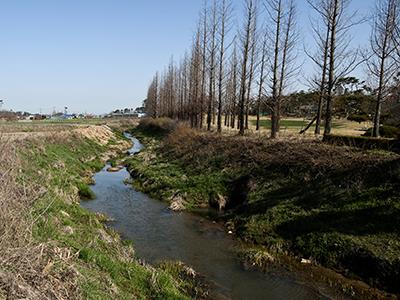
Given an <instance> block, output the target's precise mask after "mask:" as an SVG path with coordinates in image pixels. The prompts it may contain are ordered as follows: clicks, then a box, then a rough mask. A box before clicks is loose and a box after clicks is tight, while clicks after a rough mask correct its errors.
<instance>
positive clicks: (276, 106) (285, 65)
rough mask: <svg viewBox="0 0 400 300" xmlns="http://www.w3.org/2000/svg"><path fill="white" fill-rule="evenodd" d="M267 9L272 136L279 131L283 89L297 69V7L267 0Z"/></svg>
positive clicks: (284, 0) (285, 0) (290, 1)
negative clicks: (271, 60) (269, 31)
mask: <svg viewBox="0 0 400 300" xmlns="http://www.w3.org/2000/svg"><path fill="white" fill-rule="evenodd" d="M266 3H267V4H266V5H267V10H268V13H269V16H270V18H271V20H272V22H273V25H274V26H273V27H274V30H273V33H272V34H271V37H273V45H274V48H273V62H272V65H271V71H272V72H271V73H272V78H271V84H270V87H271V102H272V103H271V110H272V114H271V138H276V137H277V135H278V133H279V130H280V118H281V107H282V101H283V97H282V96H283V92H284V89H285V88H286V87H287V85H288V83H289V80H290V78H291V77H292V76H293V75H294V74H295V73H296V70H297V69H298V68H297V67H296V66H295V59H296V54H295V52H294V50H295V43H296V41H297V33H296V30H295V25H296V23H295V15H296V7H295V4H294V0H267V1H266Z"/></svg>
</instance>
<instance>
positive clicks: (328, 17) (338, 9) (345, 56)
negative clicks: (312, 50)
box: [307, 0, 364, 135]
mask: <svg viewBox="0 0 400 300" xmlns="http://www.w3.org/2000/svg"><path fill="white" fill-rule="evenodd" d="M307 1H308V3H309V4H310V6H311V7H312V8H313V10H314V11H315V12H316V13H317V15H318V16H319V18H320V20H321V21H320V24H321V28H317V29H315V27H314V33H315V36H316V38H315V40H316V42H317V46H318V49H319V53H317V54H314V55H308V56H309V57H310V58H311V60H312V61H313V62H314V63H315V64H316V65H317V67H318V68H319V69H320V70H321V71H322V72H321V73H322V74H321V80H320V82H319V83H318V84H317V85H318V90H319V93H320V98H319V107H318V112H317V117H316V118H315V120H317V128H316V133H317V134H318V133H319V131H320V129H319V127H320V123H321V122H320V119H321V118H322V107H323V104H324V102H325V104H326V108H325V129H324V135H329V134H330V133H331V130H332V118H333V103H334V98H335V86H336V82H337V80H338V79H339V78H342V77H346V76H347V75H348V74H350V73H351V72H352V71H354V70H355V69H356V68H357V67H358V66H359V65H360V64H361V63H362V62H363V61H364V60H363V59H361V58H360V51H359V49H354V48H352V47H351V35H350V34H349V32H350V29H352V28H353V27H354V26H355V25H358V24H360V23H362V22H363V21H364V19H363V18H360V17H358V12H357V11H355V12H353V13H352V14H348V11H349V4H350V3H351V0H307ZM318 122H319V123H318ZM310 125H311V124H310ZM308 127H309V126H308Z"/></svg>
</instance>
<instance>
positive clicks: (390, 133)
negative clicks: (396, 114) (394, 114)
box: [364, 125, 400, 139]
mask: <svg viewBox="0 0 400 300" xmlns="http://www.w3.org/2000/svg"><path fill="white" fill-rule="evenodd" d="M372 130H373V128H370V129H368V130H367V132H365V133H364V136H372ZM379 133H380V135H381V137H385V138H390V139H393V138H398V137H399V136H400V128H397V127H394V126H388V125H382V126H381V127H380V128H379Z"/></svg>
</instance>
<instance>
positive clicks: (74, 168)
mask: <svg viewBox="0 0 400 300" xmlns="http://www.w3.org/2000/svg"><path fill="white" fill-rule="evenodd" d="M85 130H86V131H85V132H84V134H82V135H80V134H78V133H71V134H68V135H67V138H66V135H65V134H63V135H62V136H57V135H55V134H52V135H51V136H47V137H45V138H42V139H40V140H38V139H30V140H24V141H23V142H19V143H18V145H17V144H12V143H8V144H7V145H6V142H3V143H2V144H0V146H2V148H7V151H8V154H7V155H0V160H1V162H2V164H1V171H2V172H1V174H3V177H2V178H3V180H4V178H5V176H7V177H6V178H7V180H8V181H7V184H6V186H5V187H4V186H2V188H0V196H2V199H9V200H8V201H6V202H5V203H2V204H1V207H0V208H1V210H0V211H1V212H2V219H1V221H0V230H1V232H0V233H1V239H0V250H1V253H2V258H1V259H0V299H1V298H7V299H17V298H18V299H19V298H26V299H54V298H57V299H61V298H62V299H190V298H191V297H192V296H196V295H198V294H199V293H200V291H199V290H198V289H197V287H196V284H195V278H196V275H194V272H193V270H191V269H189V268H187V267H186V266H184V265H182V264H179V263H165V264H163V265H160V266H157V267H154V266H150V265H147V264H143V263H141V262H140V261H139V260H138V259H137V258H136V257H135V252H134V247H133V246H132V244H130V243H128V242H125V241H122V240H121V239H120V237H119V235H118V234H117V233H115V232H114V231H112V230H111V229H108V228H107V227H106V226H105V225H104V222H105V221H107V217H106V216H102V215H98V214H94V213H91V212H89V211H87V210H85V209H83V208H82V207H81V206H80V205H79V201H80V199H79V198H80V196H81V197H86V198H93V197H94V195H93V192H92V191H91V190H90V187H89V184H90V182H91V176H92V174H93V172H96V171H98V170H100V169H101V168H102V166H103V163H104V161H105V159H106V158H108V157H110V156H112V155H117V154H118V153H120V152H121V151H123V150H125V149H126V147H127V145H129V144H126V141H125V142H124V141H123V140H122V139H121V136H118V135H115V134H113V133H112V132H111V130H107V129H104V128H100V129H99V130H100V131H101V133H103V135H102V136H103V141H102V142H99V141H98V140H96V141H95V140H92V139H90V138H87V137H85V136H88V133H90V132H89V131H90V130H89V131H88V129H85ZM103 130H104V131H103ZM93 133H94V134H96V135H98V133H99V132H97V131H95V132H93ZM89 136H90V134H89ZM104 139H106V140H104ZM3 150H4V149H3ZM2 153H4V152H2ZM15 153H17V154H15ZM14 154H15V155H14ZM4 163H6V164H4ZM6 166H7V167H6ZM2 183H4V182H2ZM3 197H4V198H3ZM3 202H4V201H3Z"/></svg>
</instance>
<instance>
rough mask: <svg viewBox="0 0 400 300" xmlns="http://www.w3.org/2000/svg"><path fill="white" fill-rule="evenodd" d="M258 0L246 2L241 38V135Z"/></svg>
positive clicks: (239, 105) (243, 127)
mask: <svg viewBox="0 0 400 300" xmlns="http://www.w3.org/2000/svg"><path fill="white" fill-rule="evenodd" d="M255 2H256V0H246V3H245V21H244V26H243V29H242V30H241V32H240V33H239V37H240V47H241V52H242V57H241V62H240V63H241V73H240V92H239V103H238V109H239V112H238V122H239V123H238V127H239V134H240V135H244V130H245V120H244V117H245V104H246V95H247V79H248V75H249V70H248V62H249V56H250V51H251V38H252V29H253V23H254V21H255V19H256V13H257V9H256V3H255Z"/></svg>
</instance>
